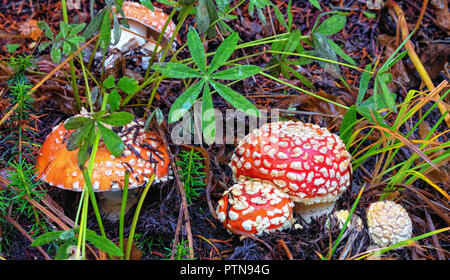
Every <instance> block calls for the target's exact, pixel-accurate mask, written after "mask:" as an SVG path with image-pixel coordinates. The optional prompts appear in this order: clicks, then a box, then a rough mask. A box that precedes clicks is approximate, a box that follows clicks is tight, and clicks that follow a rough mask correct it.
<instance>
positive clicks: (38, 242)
mask: <svg viewBox="0 0 450 280" xmlns="http://www.w3.org/2000/svg"><path fill="white" fill-rule="evenodd" d="M63 232H64V231H62V230H61V231H52V232H46V233H44V234H42V235H39V236H38V237H37V238H36V239H35V240H34V241H33V242H32V243H31V246H42V245H45V244H48V243H50V242H53V241H57V240H59V236H60V235H61V234H62V233H63Z"/></svg>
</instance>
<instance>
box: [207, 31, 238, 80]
mask: <svg viewBox="0 0 450 280" xmlns="http://www.w3.org/2000/svg"><path fill="white" fill-rule="evenodd" d="M238 40H239V35H238V33H236V32H234V33H232V34H231V35H230V36H228V37H227V38H226V39H225V40H224V41H223V42H222V44H220V46H219V47H217V50H216V53H215V54H214V57H213V59H212V60H211V63H210V64H209V67H208V74H211V73H213V72H214V71H216V70H217V69H218V68H219V67H220V66H222V65H223V64H224V63H225V62H226V61H227V60H228V59H229V58H230V56H231V55H232V54H233V52H234V50H235V49H236V45H237V43H238Z"/></svg>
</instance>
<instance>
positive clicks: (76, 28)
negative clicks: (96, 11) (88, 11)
mask: <svg viewBox="0 0 450 280" xmlns="http://www.w3.org/2000/svg"><path fill="white" fill-rule="evenodd" d="M85 26H86V23H84V22H83V23H80V24H71V25H70V32H69V35H67V37H68V38H71V37H73V36H75V35H76V34H78V33H79V32H81V30H83V29H84V27H85ZM83 38H84V37H83Z"/></svg>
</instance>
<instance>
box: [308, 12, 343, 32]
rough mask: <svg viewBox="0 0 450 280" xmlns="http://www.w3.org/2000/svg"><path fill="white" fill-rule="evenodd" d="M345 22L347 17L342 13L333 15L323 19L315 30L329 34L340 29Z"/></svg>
mask: <svg viewBox="0 0 450 280" xmlns="http://www.w3.org/2000/svg"><path fill="white" fill-rule="evenodd" d="M346 23H347V17H345V16H343V15H334V16H331V17H329V18H327V19H326V20H324V21H323V22H322V23H321V24H320V25H319V27H317V29H316V30H315V32H319V33H321V34H323V35H325V36H330V35H333V34H336V33H338V32H339V31H341V30H342V29H343V28H344V26H345V24H346Z"/></svg>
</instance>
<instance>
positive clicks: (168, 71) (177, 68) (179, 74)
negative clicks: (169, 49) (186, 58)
mask: <svg viewBox="0 0 450 280" xmlns="http://www.w3.org/2000/svg"><path fill="white" fill-rule="evenodd" d="M152 68H153V69H154V70H155V71H158V72H160V73H161V74H163V75H165V76H167V77H169V78H177V79H184V78H202V77H203V76H202V75H201V74H200V73H199V72H197V71H195V70H194V69H192V68H189V67H187V66H186V65H184V64H180V63H173V62H167V63H160V64H153V66H152Z"/></svg>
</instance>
